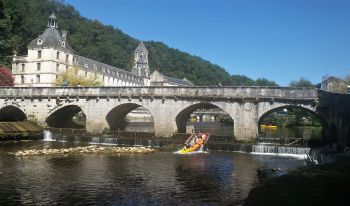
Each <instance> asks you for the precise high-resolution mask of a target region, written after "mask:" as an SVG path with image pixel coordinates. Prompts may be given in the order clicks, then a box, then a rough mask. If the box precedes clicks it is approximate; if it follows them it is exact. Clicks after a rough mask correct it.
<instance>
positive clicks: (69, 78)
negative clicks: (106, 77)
mask: <svg viewBox="0 0 350 206" xmlns="http://www.w3.org/2000/svg"><path fill="white" fill-rule="evenodd" d="M78 71H79V69H78V68H75V67H72V68H68V69H67V70H66V71H65V72H62V73H60V74H59V75H58V77H57V79H56V82H55V84H56V85H57V86H63V85H64V83H65V82H66V83H67V85H66V86H86V87H91V86H95V87H98V86H102V83H101V82H100V81H99V79H98V78H97V77H96V76H93V77H85V76H83V75H80V74H78Z"/></svg>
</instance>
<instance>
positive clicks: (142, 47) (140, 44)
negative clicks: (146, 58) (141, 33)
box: [136, 41, 148, 52]
mask: <svg viewBox="0 0 350 206" xmlns="http://www.w3.org/2000/svg"><path fill="white" fill-rule="evenodd" d="M139 50H144V51H147V48H146V46H145V44H144V43H143V41H141V42H140V43H139V45H138V46H137V47H136V51H139ZM147 52H148V51H147Z"/></svg>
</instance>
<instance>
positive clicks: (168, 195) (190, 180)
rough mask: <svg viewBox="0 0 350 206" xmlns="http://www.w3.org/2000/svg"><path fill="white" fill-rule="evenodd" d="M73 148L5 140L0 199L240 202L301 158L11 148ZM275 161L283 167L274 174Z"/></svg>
mask: <svg viewBox="0 0 350 206" xmlns="http://www.w3.org/2000/svg"><path fill="white" fill-rule="evenodd" d="M71 146H78V145H73V143H67V142H43V141H31V142H17V143H0V180H1V181H0V205H240V204H242V202H243V200H244V199H245V198H246V197H247V195H248V193H249V191H250V190H251V188H252V187H253V186H254V185H256V184H257V183H259V181H261V180H263V179H264V178H266V177H271V176H278V175H282V174H284V173H286V172H288V171H290V170H293V169H295V168H297V167H299V166H302V165H303V164H304V161H303V160H301V159H296V158H292V157H280V156H267V155H253V154H249V153H234V152H220V151H209V152H208V153H206V154H205V153H202V154H196V155H178V154H174V153H173V151H168V152H163V151H159V152H155V153H152V154H137V155H136V154H75V155H64V156H57V155H56V156H55V155H51V156H25V157H16V156H14V155H13V154H11V153H13V152H15V151H17V150H20V149H29V148H31V149H33V148H62V147H71ZM277 167H278V168H281V172H277V173H273V172H271V169H272V168H277ZM261 171H264V172H261Z"/></svg>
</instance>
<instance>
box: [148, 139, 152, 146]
mask: <svg viewBox="0 0 350 206" xmlns="http://www.w3.org/2000/svg"><path fill="white" fill-rule="evenodd" d="M147 143H148V145H147V147H152V140H150V139H149V140H147Z"/></svg>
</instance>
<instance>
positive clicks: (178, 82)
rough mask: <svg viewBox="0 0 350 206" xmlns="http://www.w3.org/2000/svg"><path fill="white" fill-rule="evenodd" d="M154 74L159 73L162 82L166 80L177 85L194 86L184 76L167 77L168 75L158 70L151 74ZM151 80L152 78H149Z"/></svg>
mask: <svg viewBox="0 0 350 206" xmlns="http://www.w3.org/2000/svg"><path fill="white" fill-rule="evenodd" d="M154 74H159V75H160V76H161V77H162V78H163V79H164V80H163V81H162V82H168V83H170V84H175V85H178V86H194V84H193V83H192V82H191V81H189V80H188V79H186V78H183V79H177V78H174V77H168V76H165V75H164V74H162V73H160V72H159V71H154V72H153V73H152V74H151V75H154ZM151 81H152V79H151ZM154 82H159V81H154ZM151 83H152V82H151Z"/></svg>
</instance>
